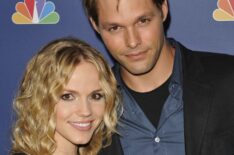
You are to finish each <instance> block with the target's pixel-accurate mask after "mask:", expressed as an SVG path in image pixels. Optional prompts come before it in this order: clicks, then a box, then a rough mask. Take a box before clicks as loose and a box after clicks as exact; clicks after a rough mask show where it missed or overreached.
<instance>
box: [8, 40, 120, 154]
mask: <svg viewBox="0 0 234 155" xmlns="http://www.w3.org/2000/svg"><path fill="white" fill-rule="evenodd" d="M81 61H87V62H90V63H92V64H93V65H94V66H95V67H96V69H97V70H98V72H99V79H100V85H101V87H102V89H103V91H104V95H105V102H106V106H105V112H104V117H103V121H102V122H101V125H100V126H99V127H98V128H97V129H96V130H95V133H94V135H93V137H92V139H91V140H90V142H89V143H88V144H86V145H83V146H81V147H79V149H78V152H77V154H79V155H95V154H97V152H98V151H99V150H100V149H101V147H102V146H106V145H109V144H110V142H111V135H112V133H113V132H115V131H116V130H115V127H116V124H117V120H118V117H117V111H118V109H119V107H120V106H119V103H120V102H119V99H120V98H119V92H118V90H117V86H116V80H115V78H114V75H113V73H112V72H111V69H110V67H109V66H108V64H107V63H106V61H105V60H104V58H103V56H102V55H101V54H100V53H99V52H98V51H97V50H95V49H94V48H92V47H91V46H89V45H88V44H87V43H85V42H83V41H81V40H78V39H75V38H61V39H57V40H55V41H53V42H50V43H49V44H47V45H46V46H45V47H44V48H42V49H41V50H40V51H39V52H38V53H37V54H36V55H35V56H34V57H33V58H32V59H31V60H30V61H29V63H28V65H27V67H26V71H25V73H24V76H23V79H22V81H21V83H20V86H19V90H18V94H17V96H16V97H15V101H14V104H13V106H14V109H15V112H16V115H17V120H16V122H15V125H14V128H13V136H12V143H13V146H12V151H11V153H12V154H14V153H17V152H21V153H25V154H27V155H51V154H52V153H53V152H54V151H55V149H56V143H55V140H54V133H55V127H56V124H55V111H54V107H55V105H56V103H57V102H58V99H59V95H60V94H61V93H62V91H63V88H64V86H65V85H66V84H67V83H68V81H69V79H70V76H71V74H72V73H73V71H74V69H75V67H76V66H77V65H78V64H79V63H80V62H81ZM104 142H105V143H104Z"/></svg>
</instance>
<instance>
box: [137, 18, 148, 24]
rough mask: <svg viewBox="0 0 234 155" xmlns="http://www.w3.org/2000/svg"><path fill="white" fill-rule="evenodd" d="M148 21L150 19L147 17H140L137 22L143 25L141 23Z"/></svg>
mask: <svg viewBox="0 0 234 155" xmlns="http://www.w3.org/2000/svg"><path fill="white" fill-rule="evenodd" d="M149 22H150V19H149V18H142V19H140V20H139V22H138V23H139V24H141V25H143V24H147V23H149Z"/></svg>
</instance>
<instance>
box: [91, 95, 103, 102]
mask: <svg viewBox="0 0 234 155" xmlns="http://www.w3.org/2000/svg"><path fill="white" fill-rule="evenodd" d="M103 98H104V95H103V94H101V93H94V94H92V95H91V99H92V100H101V99H103Z"/></svg>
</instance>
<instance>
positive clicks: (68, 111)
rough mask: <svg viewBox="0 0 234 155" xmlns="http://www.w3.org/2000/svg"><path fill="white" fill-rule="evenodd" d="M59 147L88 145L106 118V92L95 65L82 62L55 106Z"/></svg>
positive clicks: (56, 138) (56, 133)
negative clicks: (104, 117)
mask: <svg viewBox="0 0 234 155" xmlns="http://www.w3.org/2000/svg"><path fill="white" fill-rule="evenodd" d="M55 110H56V132H55V140H56V142H57V146H58V147H59V146H60V144H61V145H62V146H66V145H67V144H68V145H70V144H72V145H79V144H86V143H88V142H89V141H90V139H91V137H92V135H93V133H94V131H95V129H96V128H97V127H98V126H99V124H100V122H101V121H102V119H103V115H104V110H105V97H104V92H103V90H102V88H101V86H100V84H99V75H98V71H97V69H96V68H95V66H94V65H93V64H91V63H88V62H85V61H82V62H81V63H80V64H79V65H78V66H77V67H76V68H75V70H74V73H73V74H72V76H71V78H70V80H69V82H68V84H67V85H66V86H65V88H64V91H63V93H62V95H61V96H60V101H59V102H58V103H57V105H56V106H55Z"/></svg>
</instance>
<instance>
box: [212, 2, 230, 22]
mask: <svg viewBox="0 0 234 155" xmlns="http://www.w3.org/2000/svg"><path fill="white" fill-rule="evenodd" d="M217 6H218V9H216V10H214V12H213V18H214V20H216V21H234V0H218V3H217Z"/></svg>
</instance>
